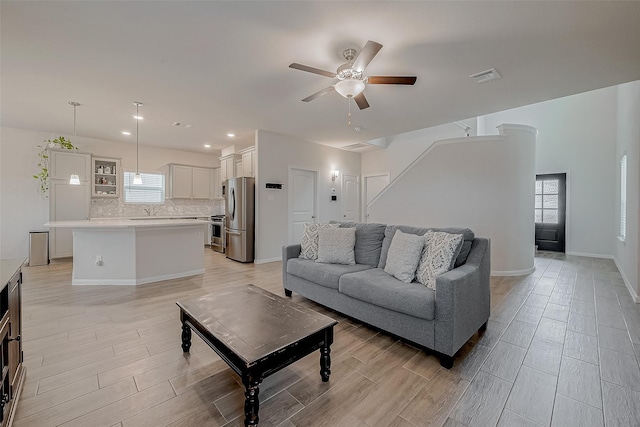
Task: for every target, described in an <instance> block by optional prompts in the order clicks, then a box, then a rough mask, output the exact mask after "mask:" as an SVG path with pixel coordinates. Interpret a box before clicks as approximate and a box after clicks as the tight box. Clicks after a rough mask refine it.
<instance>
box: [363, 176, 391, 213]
mask: <svg viewBox="0 0 640 427" xmlns="http://www.w3.org/2000/svg"><path fill="white" fill-rule="evenodd" d="M387 185H389V174H388V173H387V174H380V175H370V176H365V177H364V194H365V200H364V213H365V217H364V221H365V222H369V213H368V212H367V207H368V206H369V203H371V201H372V200H373V199H374V198H375V197H376V196H377V195H378V194H379V193H380V192H381V191H382V190H383V189H384V188H385V187H386V186H387Z"/></svg>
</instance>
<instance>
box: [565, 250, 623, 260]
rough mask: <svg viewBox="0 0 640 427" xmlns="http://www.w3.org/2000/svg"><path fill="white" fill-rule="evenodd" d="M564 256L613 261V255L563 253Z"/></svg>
mask: <svg viewBox="0 0 640 427" xmlns="http://www.w3.org/2000/svg"><path fill="white" fill-rule="evenodd" d="M565 254H566V255H572V256H583V257H587V258H604V259H614V257H613V255H605V254H590V253H588V252H570V251H567V252H565Z"/></svg>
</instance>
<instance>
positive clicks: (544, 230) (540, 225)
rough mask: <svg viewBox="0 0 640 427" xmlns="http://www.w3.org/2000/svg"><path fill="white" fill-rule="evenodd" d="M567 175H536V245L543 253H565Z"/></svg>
mask: <svg viewBox="0 0 640 427" xmlns="http://www.w3.org/2000/svg"><path fill="white" fill-rule="evenodd" d="M566 183H567V175H566V174H564V173H559V174H552V175H551V174H550V175H536V194H535V222H536V227H535V229H536V237H535V239H536V245H537V246H538V250H541V251H555V252H564V234H565V217H566V215H565V210H566V194H567V190H566V189H567V185H566Z"/></svg>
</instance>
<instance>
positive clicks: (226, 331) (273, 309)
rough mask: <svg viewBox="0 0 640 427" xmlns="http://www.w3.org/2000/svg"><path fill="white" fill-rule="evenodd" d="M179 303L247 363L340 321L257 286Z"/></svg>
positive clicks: (247, 286)
mask: <svg viewBox="0 0 640 427" xmlns="http://www.w3.org/2000/svg"><path fill="white" fill-rule="evenodd" d="M177 304H178V306H179V307H180V308H181V309H182V310H183V311H184V312H185V313H187V314H188V315H189V317H191V318H192V319H194V320H195V321H196V322H198V323H199V324H200V325H201V326H203V327H204V328H205V329H206V330H207V332H209V333H210V334H211V335H213V336H214V337H215V338H217V339H218V340H220V341H221V342H222V343H224V344H225V345H226V346H227V347H229V348H230V349H231V350H233V352H234V353H236V354H237V355H238V356H240V357H241V358H242V359H243V360H244V361H245V362H247V363H253V362H255V361H257V360H260V359H261V358H263V357H265V356H268V355H270V354H272V353H274V352H277V351H278V350H280V349H282V348H285V347H287V346H288V345H290V344H293V343H295V342H297V341H299V340H301V339H303V338H306V337H308V336H309V335H311V334H313V333H315V332H318V331H321V330H323V329H326V328H327V327H329V326H333V325H335V324H336V323H338V322H337V321H335V320H334V319H332V318H330V317H327V316H325V315H323V314H320V313H318V312H316V311H313V310H311V309H308V308H305V307H302V306H300V305H298V304H296V303H294V302H293V301H290V300H288V299H285V298H283V297H281V296H278V295H274V294H272V293H271V292H267V291H265V290H264V289H261V288H258V287H256V286H253V285H246V286H243V287H241V288H236V289H233V290H230V291H227V292H222V293H216V294H209V295H205V296H203V297H200V298H195V299H190V300H186V301H179V302H177Z"/></svg>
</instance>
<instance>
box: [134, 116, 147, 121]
mask: <svg viewBox="0 0 640 427" xmlns="http://www.w3.org/2000/svg"><path fill="white" fill-rule="evenodd" d="M133 118H134V119H136V120H142V119H144V117H142V116H133Z"/></svg>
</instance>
